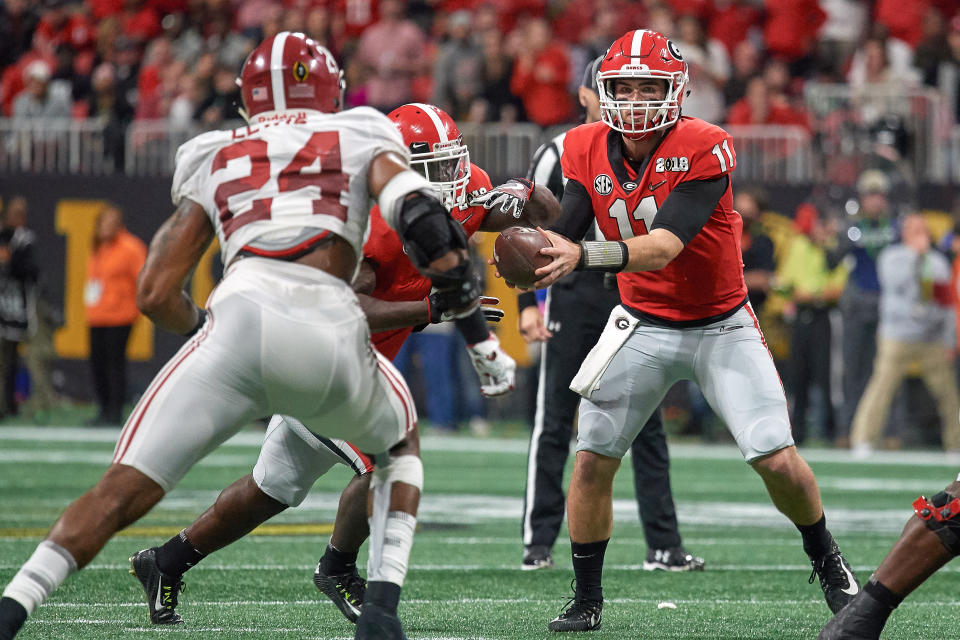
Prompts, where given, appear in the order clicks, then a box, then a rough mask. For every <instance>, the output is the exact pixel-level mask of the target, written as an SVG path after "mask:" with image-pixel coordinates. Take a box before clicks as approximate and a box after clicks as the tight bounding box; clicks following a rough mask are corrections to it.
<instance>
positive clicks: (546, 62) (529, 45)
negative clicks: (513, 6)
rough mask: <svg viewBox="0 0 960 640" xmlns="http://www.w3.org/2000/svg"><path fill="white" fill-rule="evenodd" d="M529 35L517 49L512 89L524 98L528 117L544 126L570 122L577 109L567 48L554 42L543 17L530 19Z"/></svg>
mask: <svg viewBox="0 0 960 640" xmlns="http://www.w3.org/2000/svg"><path fill="white" fill-rule="evenodd" d="M525 36H526V37H525V38H523V39H521V43H522V45H521V46H520V50H519V51H518V52H517V58H516V62H515V63H514V67H513V78H512V79H511V80H510V91H511V93H513V95H515V96H518V97H519V98H520V99H521V100H522V101H523V107H524V109H525V110H526V112H527V117H528V118H529V119H530V120H531V121H532V122H535V123H537V124H538V125H540V126H541V127H549V126H551V125H555V124H560V123H562V122H566V121H567V120H569V119H570V117H571V115H572V113H573V103H572V100H571V98H570V92H569V91H567V80H568V79H569V77H570V58H569V56H568V55H567V51H566V49H565V48H564V47H563V46H562V45H560V44H556V43H554V42H552V36H551V34H550V24H549V23H548V22H547V21H546V20H545V19H543V18H534V19H532V20H530V21H529V22H528V23H527V24H526V25H525Z"/></svg>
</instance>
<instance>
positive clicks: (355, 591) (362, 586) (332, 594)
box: [313, 562, 367, 623]
mask: <svg viewBox="0 0 960 640" xmlns="http://www.w3.org/2000/svg"><path fill="white" fill-rule="evenodd" d="M313 584H315V585H316V586H317V589H319V590H320V591H321V592H323V594H324V595H325V596H327V597H328V598H330V599H331V600H332V601H333V604H335V605H337V608H338V609H340V612H341V613H343V615H345V616H346V617H347V620H349V621H350V622H353V623H356V621H357V618H359V617H360V612H361V610H362V609H363V596H364V594H365V593H366V591H367V581H366V580H364V579H363V578H361V577H360V574H359V573H357V569H356V567H354V569H353V571H352V572H351V573H340V574H336V575H333V574H331V575H327V574H326V573H324V572H323V568H322V563H321V562H318V563H317V570H316V571H314V572H313Z"/></svg>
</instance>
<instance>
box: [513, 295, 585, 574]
mask: <svg viewBox="0 0 960 640" xmlns="http://www.w3.org/2000/svg"><path fill="white" fill-rule="evenodd" d="M574 297H575V296H573V295H572V293H571V290H568V289H563V288H558V287H554V288H552V289H551V290H550V292H549V293H548V298H547V314H548V320H549V322H550V325H551V327H552V331H553V337H552V338H550V340H549V341H548V342H546V343H545V344H544V345H543V347H542V349H541V358H540V379H539V381H538V385H537V406H536V413H535V414H534V422H533V432H532V433H531V435H530V449H529V451H528V453H527V482H526V488H525V492H524V501H523V520H522V527H523V546H524V552H523V561H522V564H521V566H522V568H523V569H528V570H530V569H539V568H543V567H552V566H553V557H552V549H553V545H554V543H555V542H556V540H557V535H558V534H559V532H560V525H561V524H562V523H563V513H564V506H565V498H564V493H563V470H564V467H566V463H567V457H568V456H569V453H570V437H571V434H572V433H573V422H574V418H575V417H576V413H577V405H579V404H580V396H579V395H577V394H576V393H574V392H573V391H571V390H570V380H571V379H572V378H573V376H574V375H576V373H577V370H578V369H579V368H580V363H582V362H583V358H584V357H585V356H586V354H587V351H589V346H587V347H586V349H584V347H583V340H582V335H581V329H582V328H583V327H582V323H580V322H578V318H580V317H583V315H584V313H583V309H582V307H581V306H580V305H579V303H578V302H577V301H576V300H573V299H572V298H574ZM601 322H602V320H601ZM594 338H596V336H594Z"/></svg>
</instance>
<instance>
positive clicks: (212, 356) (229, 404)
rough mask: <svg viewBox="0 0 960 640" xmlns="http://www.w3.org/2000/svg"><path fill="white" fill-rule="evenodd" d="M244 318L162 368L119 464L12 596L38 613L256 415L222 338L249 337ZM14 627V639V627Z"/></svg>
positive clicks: (207, 332) (222, 324)
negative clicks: (72, 575)
mask: <svg viewBox="0 0 960 640" xmlns="http://www.w3.org/2000/svg"><path fill="white" fill-rule="evenodd" d="M212 316H213V313H212V312H211V317H212ZM242 324H243V325H244V326H240V323H236V322H234V323H231V322H228V321H219V320H218V324H217V328H216V330H214V329H213V325H214V322H213V321H212V320H211V321H210V322H208V324H207V326H206V327H204V329H203V330H201V332H200V333H199V334H197V336H195V337H194V338H193V339H192V340H190V341H189V342H188V343H186V344H185V345H184V346H183V347H182V348H181V349H180V351H178V352H177V354H176V355H175V356H174V357H173V359H171V360H170V362H168V363H167V365H166V366H165V367H164V368H163V369H162V370H161V371H160V373H158V374H157V376H156V378H155V379H154V381H153V382H152V383H151V385H150V386H149V387H148V388H147V391H146V392H145V393H144V395H143V397H142V398H141V400H140V402H139V403H138V404H137V406H136V407H135V408H134V411H133V413H132V414H131V416H130V418H129V419H128V420H127V423H126V425H125V427H124V429H123V430H122V431H121V433H120V437H119V440H118V442H117V446H116V450H115V453H114V459H113V464H112V465H111V466H110V467H109V468H108V469H107V472H106V473H105V474H104V476H103V478H101V480H100V481H99V482H98V483H97V485H96V486H95V487H94V488H93V489H91V490H90V491H88V492H87V493H85V494H84V495H83V496H81V497H80V498H79V499H78V500H77V501H75V502H74V503H73V504H71V505H70V506H69V507H68V508H67V509H66V511H64V513H63V515H62V516H61V517H60V518H59V519H58V520H57V522H56V524H54V526H53V528H52V529H51V531H50V533H49V534H48V536H47V539H46V540H44V542H42V543H41V544H40V546H39V547H38V548H37V551H36V552H35V553H34V555H33V556H32V557H31V558H30V560H28V561H27V563H26V564H25V565H24V567H23V568H22V569H21V571H20V572H19V573H18V574H17V575H16V576H14V578H13V580H12V581H11V583H10V585H9V586H8V587H7V590H6V592H5V594H6V595H8V596H10V597H11V598H13V599H14V600H17V601H18V602H19V603H20V605H22V607H23V610H25V611H26V612H28V613H29V612H32V611H33V609H34V608H35V607H36V606H38V605H39V604H40V603H42V602H43V600H44V599H46V597H47V596H49V594H50V593H51V592H52V591H53V590H54V589H56V588H57V587H58V586H59V585H60V583H62V582H63V580H64V579H65V578H66V577H67V575H68V574H69V573H71V572H72V571H73V570H76V569H77V568H82V567H83V566H85V565H86V564H87V563H89V562H90V561H91V560H92V559H93V557H94V556H95V555H96V554H97V553H98V552H99V551H100V550H101V549H102V548H103V546H104V545H105V544H106V542H107V541H108V540H109V539H110V538H111V537H113V535H114V534H115V533H116V532H117V531H119V530H120V529H122V528H124V527H126V526H128V525H130V524H132V523H133V522H135V521H136V520H138V519H139V518H140V517H141V516H143V515H144V514H145V513H146V512H147V511H149V510H150V508H151V507H153V505H155V504H156V503H157V502H158V501H159V500H160V498H162V497H163V495H164V493H165V492H167V491H169V490H170V489H171V488H172V487H173V486H174V485H176V483H177V482H178V481H179V480H180V478H182V477H183V475H184V474H186V472H187V471H188V470H189V469H190V468H191V467H192V466H193V465H194V464H195V463H196V462H197V461H198V460H200V459H201V458H202V457H204V456H205V455H206V454H207V453H209V452H210V451H212V450H213V449H214V448H216V447H217V446H218V445H219V444H221V443H222V442H223V441H224V440H226V439H227V438H228V437H230V436H231V435H233V434H234V433H235V432H236V430H237V429H238V428H239V427H240V426H241V425H242V424H243V423H244V422H245V421H247V420H249V419H250V418H252V417H253V416H254V415H257V412H258V408H257V402H256V400H255V399H254V398H253V397H252V396H251V395H250V394H247V393H241V392H237V391H236V388H237V386H238V381H237V380H234V379H233V378H232V376H231V375H230V374H226V373H224V372H225V371H236V370H237V367H236V359H237V358H239V359H242V358H243V357H244V354H243V353H242V352H241V350H238V349H236V348H235V347H234V345H233V344H231V346H230V347H229V348H224V347H222V346H220V345H221V342H224V341H226V342H227V343H235V342H237V341H236V340H235V338H236V337H237V336H236V334H237V333H238V332H239V333H244V332H246V333H247V334H248V335H249V323H248V322H246V321H244V323H242ZM224 354H227V355H228V356H229V357H227V358H224V357H223V356H224ZM173 597H174V599H175V595H174V596H173ZM4 624H7V623H6V622H0V629H3V626H2V625H4ZM11 626H12V625H7V629H8V630H9V629H10V628H11ZM8 630H7V631H5V632H7V633H8V634H9V635H11V637H12V635H13V633H15V629H14V630H13V631H8Z"/></svg>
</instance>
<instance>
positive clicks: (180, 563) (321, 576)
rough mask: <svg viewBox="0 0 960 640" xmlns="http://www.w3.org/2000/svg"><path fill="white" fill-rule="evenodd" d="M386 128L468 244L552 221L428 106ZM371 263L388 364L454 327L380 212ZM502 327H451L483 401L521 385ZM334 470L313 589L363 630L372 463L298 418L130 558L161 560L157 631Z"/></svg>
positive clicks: (398, 115) (446, 307)
mask: <svg viewBox="0 0 960 640" xmlns="http://www.w3.org/2000/svg"><path fill="white" fill-rule="evenodd" d="M387 117H388V119H389V120H391V121H392V122H393V123H394V125H395V126H396V128H397V129H398V130H399V131H400V133H401V135H402V137H403V141H404V144H405V145H406V146H407V147H408V148H409V149H410V150H411V152H412V154H411V163H410V164H411V168H413V169H414V170H415V171H417V172H418V173H420V174H422V175H424V176H426V177H427V178H428V179H429V183H430V186H431V188H432V189H433V190H434V191H435V193H436V195H437V196H438V197H439V198H441V199H442V201H443V202H444V204H445V205H447V207H448V208H450V210H451V212H452V215H453V217H454V219H455V220H458V221H460V222H461V224H462V225H463V226H464V229H465V231H466V232H467V234H468V235H472V234H473V233H475V232H476V231H478V230H483V231H499V230H501V229H503V228H506V227H508V226H511V225H514V224H522V225H527V226H536V225H538V224H548V223H550V222H553V221H552V220H543V219H539V218H536V217H533V215H532V213H531V211H533V210H539V211H545V210H546V208H545V207H542V206H541V207H536V208H530V209H525V208H524V207H523V205H524V198H526V197H527V191H529V187H528V186H527V185H526V184H523V183H516V184H515V183H514V181H511V182H508V183H507V184H506V185H501V187H498V188H496V189H493V188H492V184H491V182H490V178H489V177H488V176H487V174H486V172H485V171H484V170H483V169H481V168H480V167H478V166H476V165H473V164H471V163H470V159H469V152H468V150H467V147H466V146H465V145H464V144H463V139H462V136H461V135H460V131H459V129H458V128H457V126H456V124H455V123H454V121H453V119H452V118H450V116H449V115H447V114H446V113H445V112H444V111H442V110H440V109H438V108H436V107H434V106H431V105H425V104H409V105H403V106H401V107H398V108H397V109H395V110H394V111H392V112H391V113H390V114H388V116H387ZM551 197H552V196H551ZM512 208H516V209H517V213H518V217H516V218H515V217H513V215H508V214H506V213H505V210H506V209H511V210H512ZM363 254H364V259H363V261H362V262H361V265H360V268H359V273H358V276H357V278H356V280H355V282H354V290H355V291H357V298H358V300H359V302H360V306H361V307H362V308H363V310H364V312H365V314H366V316H367V322H368V324H369V326H370V330H371V332H372V335H371V340H372V341H373V344H374V346H375V348H376V349H377V351H378V352H379V353H380V354H382V355H383V356H384V357H386V358H388V359H391V360H392V359H393V358H394V357H396V354H397V352H398V351H399V350H400V347H401V346H402V345H403V342H404V340H405V339H406V338H407V336H409V335H410V333H411V332H412V331H413V330H414V327H416V326H421V325H425V324H428V323H436V322H443V321H447V320H452V319H453V318H452V316H451V315H450V302H451V300H450V299H448V297H447V296H446V295H445V294H444V293H442V292H439V291H436V290H433V287H432V285H431V282H430V280H429V279H427V278H425V277H423V276H422V275H421V274H420V273H419V272H418V271H417V269H416V267H415V266H414V265H413V263H412V262H411V260H410V258H409V256H408V255H407V254H406V253H405V252H404V247H403V243H402V241H401V240H400V237H399V236H398V235H397V234H396V233H395V232H394V231H392V230H391V229H390V227H389V226H387V223H386V222H385V221H384V220H383V216H382V215H381V213H380V208H379V206H375V207H374V208H373V209H372V210H371V212H370V229H369V235H368V238H367V240H366V242H365V244H364V249H363ZM481 300H482V301H485V302H496V299H490V298H481ZM500 316H502V312H500V311H499V309H496V308H495V307H481V308H480V309H478V310H477V311H475V312H474V313H473V314H471V315H470V316H467V317H466V318H463V319H457V320H454V321H455V322H456V324H457V327H458V329H459V330H460V331H461V333H462V334H463V335H464V338H465V339H466V341H467V343H468V347H467V348H468V350H469V352H470V356H471V362H473V365H474V367H475V369H476V371H477V374H478V376H479V377H480V381H481V391H482V392H483V394H484V395H486V396H496V395H501V394H504V393H507V392H509V391H510V390H511V389H513V386H514V369H515V364H514V362H513V360H512V359H511V358H510V356H508V355H507V354H506V353H505V352H504V351H503V350H502V349H501V348H500V345H499V342H498V341H497V338H496V335H495V334H493V333H492V332H490V331H489V329H488V327H487V324H486V322H485V317H486V318H487V319H492V320H499V317H500ZM408 440H409V441H410V443H411V447H412V450H414V451H417V452H419V439H418V437H417V431H416V428H414V431H413V432H412V433H411V436H410V437H409V438H408ZM338 463H339V464H345V465H347V466H349V467H350V468H351V469H353V471H354V472H355V474H356V475H355V476H354V478H352V479H351V481H350V483H349V484H348V485H347V487H346V489H344V492H343V494H342V495H341V497H340V502H339V506H338V509H337V518H336V522H335V526H334V531H333V533H332V535H331V537H330V543H329V544H328V545H327V548H326V550H325V552H324V555H323V557H322V558H321V559H320V561H319V562H318V563H317V567H316V570H315V572H314V584H315V585H316V586H317V588H318V589H320V590H321V591H322V592H323V593H324V594H325V595H327V596H328V597H329V598H330V599H331V600H332V601H333V602H334V604H336V605H337V607H338V608H339V609H340V611H341V612H342V613H343V614H344V615H345V616H346V617H347V618H348V619H349V620H351V621H354V622H356V620H357V619H358V617H359V615H360V613H361V609H362V603H363V600H364V592H365V587H366V583H365V581H364V580H363V579H362V578H361V577H360V575H359V573H358V571H357V568H356V560H357V552H358V551H359V549H360V545H361V544H363V541H364V540H366V538H367V536H368V533H369V528H368V525H367V513H366V511H367V510H366V495H367V490H368V487H369V484H370V476H369V475H368V474H369V472H370V471H371V469H372V465H371V462H370V460H369V458H367V457H366V456H364V455H363V454H361V453H360V452H359V451H358V450H357V449H356V447H353V446H352V445H351V444H350V443H348V442H344V441H343V440H335V439H327V438H318V437H316V436H315V435H314V434H312V433H310V432H309V431H308V430H307V429H306V428H305V427H304V426H303V425H302V424H300V423H299V422H298V421H297V420H295V419H294V418H291V417H289V416H280V415H278V416H274V417H273V419H272V420H271V422H270V426H269V427H268V430H267V434H266V436H265V438H264V444H263V447H262V449H261V452H260V456H259V458H258V460H257V464H256V466H255V468H254V470H253V473H251V474H248V475H246V476H244V477H243V478H240V479H239V480H237V481H236V482H234V483H233V484H231V485H230V486H229V487H227V488H226V489H224V491H223V492H221V494H220V495H219V496H218V498H217V500H216V502H215V503H214V504H213V505H212V506H211V507H210V508H209V509H207V510H206V511H205V512H204V513H203V514H202V515H201V516H200V517H199V518H197V520H196V521H194V522H193V524H191V525H190V526H188V527H187V528H186V529H184V530H183V531H182V532H181V533H179V534H178V535H176V536H174V537H173V538H171V539H170V540H168V541H167V542H166V543H164V544H163V545H161V546H158V547H152V548H150V549H145V550H143V551H140V552H138V553H137V554H136V555H135V556H134V558H133V561H134V565H135V566H136V563H137V559H138V558H139V557H147V556H152V557H153V560H152V562H153V563H154V565H155V566H156V567H157V571H158V572H159V573H160V576H161V580H162V584H163V587H162V589H163V590H165V591H166V592H169V593H170V594H171V596H170V598H169V599H168V600H166V601H164V602H162V606H159V607H158V606H157V605H156V604H155V603H154V602H153V601H152V600H151V599H150V598H149V597H148V605H149V608H150V615H151V620H153V621H154V622H155V623H157V624H178V623H180V622H182V620H181V618H180V616H179V614H178V613H176V607H177V604H178V598H177V593H178V592H179V590H180V587H181V584H182V579H181V578H182V576H183V574H184V573H185V572H186V571H187V570H188V569H190V568H191V567H192V566H194V565H196V564H197V563H198V562H200V560H202V559H203V558H204V557H206V556H207V555H209V554H211V553H213V552H214V551H217V550H218V549H221V548H223V547H225V546H226V545H228V544H230V543H232V542H234V541H236V540H239V539H240V538H241V537H243V536H244V535H246V534H247V533H249V532H250V531H252V530H253V529H254V528H255V527H256V526H258V525H260V524H262V523H263V522H266V521H267V520H269V519H270V518H271V517H273V516H274V515H277V514H278V513H280V512H282V511H284V510H285V509H287V508H288V507H290V506H296V505H299V504H300V503H301V502H302V501H303V500H304V498H305V497H306V495H307V493H308V492H309V490H310V488H311V487H312V486H313V484H314V482H316V480H317V479H318V478H319V477H320V476H322V475H324V474H325V473H326V472H327V471H328V470H329V469H331V468H332V467H333V466H334V465H336V464H338ZM138 577H139V575H138ZM149 595H150V593H149V592H148V596H149Z"/></svg>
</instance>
